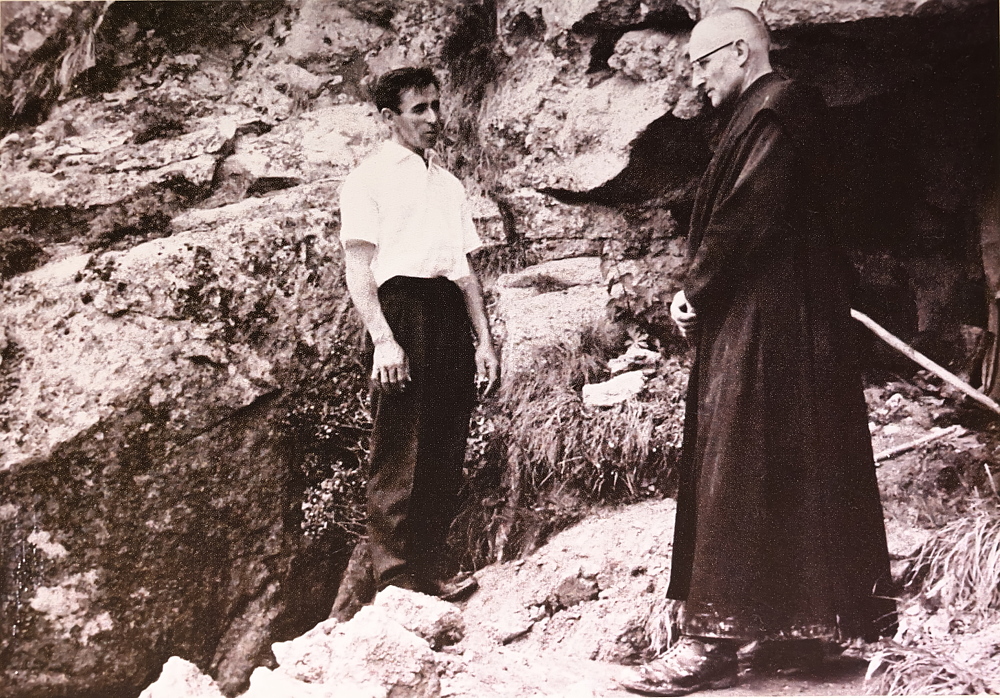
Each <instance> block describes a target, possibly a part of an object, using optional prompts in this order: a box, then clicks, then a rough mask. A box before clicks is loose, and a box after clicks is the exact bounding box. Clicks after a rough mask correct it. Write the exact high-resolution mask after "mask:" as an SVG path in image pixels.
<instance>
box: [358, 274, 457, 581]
mask: <svg viewBox="0 0 1000 698" xmlns="http://www.w3.org/2000/svg"><path fill="white" fill-rule="evenodd" d="M378 295H379V302H380V304H381V306H382V312H383V314H384V315H385V317H386V320H387V321H388V323H389V326H390V327H391V328H392V332H393V335H394V336H395V337H396V341H397V342H399V344H400V346H402V347H403V350H404V351H405V352H406V356H407V359H408V360H409V364H410V376H411V382H410V385H409V386H408V387H407V388H406V389H405V390H403V391H401V392H392V391H383V390H380V389H378V388H375V387H373V389H372V400H371V403H372V419H373V423H374V429H373V432H372V442H371V456H370V460H369V473H368V535H369V545H370V548H371V561H372V568H373V571H374V573H375V580H376V582H377V584H378V586H379V588H382V587H384V586H386V585H387V584H390V583H392V581H393V580H394V579H398V578H399V577H401V576H402V575H414V576H416V577H418V578H436V577H438V576H439V574H440V565H441V563H442V561H443V559H444V553H445V540H446V538H447V535H448V529H449V527H450V526H451V522H452V520H453V519H454V517H455V514H456V513H457V508H458V503H459V502H458V493H459V488H460V487H461V484H462V466H463V464H464V461H465V445H466V441H467V439H468V435H469V418H470V416H471V414H472V408H473V406H474V404H475V398H476V384H475V376H476V362H475V347H474V345H473V340H472V326H471V323H470V321H469V314H468V311H467V310H466V306H465V299H464V296H463V295H462V292H461V290H460V289H459V288H458V286H456V285H455V284H454V283H453V282H451V281H448V280H447V279H444V278H435V279H420V278H412V277H401V276H397V277H393V278H392V279H389V280H388V281H386V282H385V283H384V284H382V286H381V287H380V288H379V291H378ZM371 353H372V347H371V344H370V339H369V344H368V346H367V356H366V359H367V364H368V366H369V368H370V366H371Z"/></svg>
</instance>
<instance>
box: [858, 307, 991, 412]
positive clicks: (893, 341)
mask: <svg viewBox="0 0 1000 698" xmlns="http://www.w3.org/2000/svg"><path fill="white" fill-rule="evenodd" d="M851 317H853V318H854V319H855V320H857V321H858V322H860V323H861V324H862V325H864V326H865V327H867V328H868V329H870V330H871V331H872V332H874V333H875V335H876V336H877V337H878V338H879V339H881V340H882V341H884V342H885V343H886V344H888V345H889V346H890V347H892V348H893V349H895V350H896V351H898V352H899V353H900V354H902V355H903V356H905V357H907V358H909V359H912V360H913V361H916V362H917V363H918V364H920V365H921V366H923V367H924V368H926V369H927V370H928V371H930V372H931V373H933V374H935V375H936V376H938V377H939V378H942V379H944V380H945V381H947V382H948V383H951V384H952V385H953V386H955V387H956V388H958V389H959V390H961V391H962V392H963V393H965V394H966V395H968V396H969V397H971V398H972V399H973V400H975V401H976V402H978V403H980V404H982V405H984V406H986V407H987V408H989V409H990V410H992V411H993V412H996V413H997V414H1000V405H998V404H997V403H996V401H994V400H993V399H991V398H989V397H987V396H986V395H983V394H982V393H981V392H979V391H978V390H976V389H975V388H973V387H972V386H971V385H969V384H968V383H966V382H965V381H963V380H962V379H961V378H959V377H958V376H956V375H955V374H954V373H952V372H951V371H949V370H948V369H946V368H944V367H943V366H940V365H938V364H936V363H934V362H933V361H931V360H930V359H929V358H927V357H926V356H924V355H923V354H921V353H920V352H919V351H917V350H916V349H914V348H913V347H911V346H910V345H909V344H907V343H906V342H904V341H903V340H901V339H900V338H899V337H897V336H895V335H894V334H892V333H891V332H889V331H888V330H887V329H885V328H884V327H882V326H881V325H879V324H878V323H877V322H875V321H874V320H872V319H871V318H870V317H868V316H867V315H865V314H864V313H861V312H858V311H857V310H853V309H852V310H851Z"/></svg>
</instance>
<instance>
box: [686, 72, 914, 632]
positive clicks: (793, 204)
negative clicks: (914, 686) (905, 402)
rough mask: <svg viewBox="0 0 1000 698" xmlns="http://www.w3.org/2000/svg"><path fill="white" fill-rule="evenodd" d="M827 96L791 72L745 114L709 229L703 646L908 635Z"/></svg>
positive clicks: (700, 386)
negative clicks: (837, 230)
mask: <svg viewBox="0 0 1000 698" xmlns="http://www.w3.org/2000/svg"><path fill="white" fill-rule="evenodd" d="M824 114H825V105H824V104H823V101H822V98H821V97H820V96H819V95H818V94H817V93H815V92H814V91H812V90H810V89H807V88H806V87H805V86H801V85H799V84H797V83H795V82H793V81H791V80H789V79H787V78H785V77H783V76H781V75H779V74H777V73H771V74H768V75H765V76H764V77H762V78H760V79H758V80H757V81H756V82H754V83H753V84H752V85H751V86H750V87H749V88H748V89H747V90H746V91H744V93H743V94H741V95H740V96H739V97H738V98H737V101H736V103H735V105H734V107H733V113H732V116H731V117H730V120H729V122H728V125H727V126H726V127H725V129H724V130H723V131H722V133H721V135H720V137H719V140H718V143H717V146H716V149H715V154H714V156H713V158H712V161H711V163H710V165H709V167H708V170H707V171H706V173H705V174H704V176H703V177H702V180H701V182H700V185H699V190H698V194H697V196H696V200H695V206H694V210H693V213H692V218H691V230H690V234H689V243H688V264H689V266H688V274H687V277H686V281H685V284H684V291H685V295H686V296H687V299H688V301H689V302H690V303H691V305H692V306H693V307H694V309H695V311H696V312H697V314H698V318H699V322H700V327H699V330H698V333H697V335H696V346H697V348H696V356H695V362H694V366H693V368H692V372H691V377H690V382H689V387H688V396H687V414H686V419H685V427H684V447H683V456H682V463H681V468H680V484H679V493H678V498H677V522H676V529H675V538H674V552H673V560H672V568H671V580H670V587H669V589H668V592H667V594H668V596H669V597H670V598H674V599H680V600H684V601H685V602H686V603H685V604H684V613H683V620H682V629H683V631H684V632H685V633H686V634H689V635H694V636H703V637H718V638H739V639H748V638H755V639H804V638H821V639H827V640H839V639H846V638H855V637H863V638H867V639H869V640H872V639H875V638H876V637H877V636H879V635H882V634H886V633H891V632H893V629H894V625H895V620H896V619H895V602H894V601H893V600H892V599H891V598H890V597H889V592H890V585H891V576H890V572H889V556H888V552H887V549H886V538H885V526H884V523H883V519H882V507H881V503H880V500H879V493H878V485H877V483H876V480H875V466H874V461H873V457H872V448H871V438H870V435H869V432H868V422H867V414H866V406H865V401H864V394H863V391H862V384H861V378H860V372H859V369H858V365H857V358H856V355H855V350H854V342H853V334H854V332H855V328H854V327H853V322H852V320H851V318H850V307H849V301H848V297H847V293H846V289H845V286H846V283H845V280H844V278H843V277H844V273H843V272H844V270H845V268H846V265H845V264H843V262H842V261H840V257H839V256H838V255H837V254H836V252H835V250H834V249H833V246H832V245H831V242H830V239H829V237H830V235H829V230H828V228H829V227H830V226H829V218H828V213H827V211H826V210H825V207H824V199H825V198H826V194H827V192H826V189H827V188H826V187H825V186H824V185H823V184H822V182H821V180H822V176H821V173H822V165H821V163H820V160H819V159H818V158H819V157H820V156H821V155H822V152H821V148H820V138H822V137H823V136H824V135H825V134H824V129H823V126H822V124H823V118H824Z"/></svg>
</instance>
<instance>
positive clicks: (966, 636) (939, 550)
mask: <svg viewBox="0 0 1000 698" xmlns="http://www.w3.org/2000/svg"><path fill="white" fill-rule="evenodd" d="M913 569H915V570H917V574H918V575H919V579H916V580H914V582H913V583H914V584H916V583H919V584H920V591H919V593H917V594H916V595H915V596H913V597H912V598H910V599H908V600H907V601H906V603H904V604H902V607H901V619H902V626H903V629H902V632H901V636H900V638H899V641H887V642H884V643H882V647H881V649H880V650H879V652H877V653H876V655H875V656H874V657H873V659H872V662H871V666H870V669H869V675H876V674H877V680H876V681H875V682H874V683H873V685H872V690H871V692H872V693H873V694H877V695H960V694H982V693H993V694H995V693H998V692H1000V662H998V660H997V657H996V654H997V653H998V648H1000V642H997V641H996V640H997V639H1000V638H993V639H990V637H992V634H997V633H996V629H997V628H1000V510H998V508H997V506H996V504H995V503H992V502H985V501H984V502H983V503H981V504H980V506H979V507H978V508H977V510H976V511H974V512H973V514H972V515H970V516H966V517H963V518H960V519H956V520H954V521H953V522H951V523H949V524H947V525H946V526H944V527H942V528H941V530H940V531H939V532H938V534H937V535H936V536H935V538H934V539H933V540H932V541H931V542H930V543H929V544H928V545H926V546H924V549H923V550H922V551H921V552H920V554H919V555H918V557H917V559H916V564H915V565H914V567H913ZM977 635H981V636H984V637H986V641H985V642H984V641H983V640H981V639H980V638H978V637H977Z"/></svg>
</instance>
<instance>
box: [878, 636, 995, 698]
mask: <svg viewBox="0 0 1000 698" xmlns="http://www.w3.org/2000/svg"><path fill="white" fill-rule="evenodd" d="M953 649H954V648H953V647H952V646H951V645H944V644H935V645H932V646H929V647H926V648H925V647H916V646H904V645H901V644H899V643H896V642H892V641H886V642H884V643H883V649H882V650H880V651H879V652H878V653H877V654H876V655H875V657H873V658H872V660H871V664H870V665H869V669H868V675H869V677H870V676H872V675H873V674H875V673H876V672H878V670H879V669H881V668H883V667H884V671H882V672H881V673H880V674H878V680H877V681H876V682H874V683H872V684H871V685H870V686H869V688H868V692H869V695H882V696H901V695H921V696H953V695H983V694H989V693H996V688H995V687H991V683H990V680H989V678H988V677H986V676H984V675H982V674H980V673H979V672H977V671H976V670H975V669H974V668H973V667H971V666H969V665H967V664H966V663H965V662H962V661H960V660H957V659H955V658H953V657H951V656H950V653H951V652H952V651H953Z"/></svg>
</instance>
